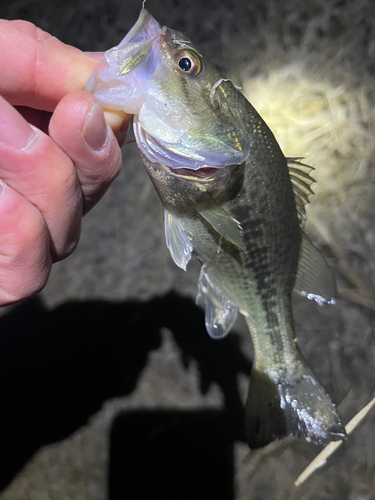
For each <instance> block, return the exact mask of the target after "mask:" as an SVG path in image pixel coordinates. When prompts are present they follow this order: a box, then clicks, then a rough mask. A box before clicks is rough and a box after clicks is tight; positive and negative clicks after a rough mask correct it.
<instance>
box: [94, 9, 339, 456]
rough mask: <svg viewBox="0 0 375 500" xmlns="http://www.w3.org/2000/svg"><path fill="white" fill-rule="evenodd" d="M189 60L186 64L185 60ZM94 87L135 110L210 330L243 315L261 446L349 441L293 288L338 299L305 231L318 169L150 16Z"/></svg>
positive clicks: (102, 67) (253, 441) (116, 105)
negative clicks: (320, 374)
mask: <svg viewBox="0 0 375 500" xmlns="http://www.w3.org/2000/svg"><path fill="white" fill-rule="evenodd" d="M181 61H182V63H181V64H180V62H181ZM86 90H88V91H89V92H92V93H93V94H94V95H95V96H96V97H97V98H99V99H100V100H101V101H102V103H103V107H104V108H105V109H123V110H124V111H125V112H126V113H133V114H134V115H135V117H134V134H135V138H136V141H137V145H138V148H139V150H140V153H141V157H142V160H143V163H144V165H145V167H146V170H147V172H148V174H149V177H150V179H151V180H152V182H153V184H154V187H155V189H156V191H157V193H158V195H159V197H160V199H161V201H162V203H163V205H164V208H165V234H166V242H167V246H168V248H169V250H170V252H171V255H172V258H173V259H174V261H175V262H176V264H177V265H178V266H179V267H181V268H182V269H186V266H187V264H188V262H189V259H190V257H191V253H192V251H193V252H194V254H195V255H196V256H197V257H198V259H199V260H200V262H201V263H202V270H201V276H200V279H199V284H198V288H199V294H198V297H199V300H200V301H201V302H202V303H203V304H204V306H205V308H206V314H205V321H206V327H207V331H208V333H209V334H210V335H211V336H212V337H214V338H220V337H222V336H224V335H225V334H227V332H228V331H229V329H230V327H231V326H232V324H233V322H234V319H235V315H236V311H237V310H238V311H239V312H240V313H241V314H243V315H244V316H245V319H246V322H247V325H248V327H249V330H250V334H251V337H252V340H253V344H254V353H255V359H254V367H253V370H252V374H251V379H250V385H249V393H248V398H247V403H246V430H247V438H248V442H249V445H250V447H251V448H258V447H261V446H264V445H266V444H268V443H269V442H271V441H273V440H274V439H278V438H281V437H283V436H286V435H289V434H295V435H297V436H303V437H305V438H307V439H309V440H310V441H312V442H313V443H316V444H326V443H328V442H329V441H331V440H335V439H343V438H344V437H345V428H344V426H343V424H342V422H341V419H340V416H339V414H338V412H337V410H336V407H335V405H334V404H333V403H332V401H331V399H330V398H329V396H328V395H327V394H326V392H325V390H324V389H323V387H322V386H321V385H320V383H319V382H318V380H317V378H316V376H315V375H314V373H313V372H312V370H311V369H310V368H309V366H308V364H307V363H306V361H305V360H304V358H303V357H302V354H301V353H300V351H299V349H298V347H297V344H296V340H295V334H294V326H293V317H292V306H291V292H292V289H293V287H294V289H296V291H298V292H299V293H301V294H302V295H304V296H307V297H309V298H314V299H315V300H316V301H317V302H319V303H320V304H322V303H324V302H330V303H332V297H333V294H334V291H335V285H334V280H333V278H332V275H331V273H330V271H329V269H328V267H327V265H326V263H325V262H324V259H323V258H322V257H321V255H320V254H319V252H318V251H317V250H316V249H315V248H314V247H313V245H312V244H311V242H310V240H309V239H308V238H307V236H306V235H305V233H304V232H303V230H302V228H301V226H302V223H303V220H304V218H305V210H304V205H305V203H306V201H307V197H308V195H309V194H310V193H311V188H310V184H311V182H312V179H311V178H310V176H309V171H310V170H311V169H310V167H308V166H306V165H303V164H300V163H299V162H298V160H296V159H294V160H289V162H290V167H289V170H288V162H287V159H286V158H285V157H284V155H283V154H282V152H281V150H280V147H279V146H278V144H277V142H276V139H275V138H274V136H273V134H272V132H271V131H270V130H269V128H268V127H267V125H266V124H265V122H264V121H263V120H262V118H261V117H260V116H259V114H258V113H257V112H256V111H255V109H254V108H253V107H252V105H251V104H250V103H249V102H248V101H247V100H246V99H245V97H244V96H243V95H242V94H241V93H240V92H239V90H238V89H237V88H235V87H234V86H233V85H232V83H231V82H230V81H229V80H228V79H225V78H223V77H222V75H221V74H220V73H219V72H218V71H217V70H216V69H215V68H214V67H213V66H212V65H211V64H210V63H209V62H208V61H207V60H206V59H205V58H204V57H203V56H202V55H201V54H200V52H199V51H198V50H197V49H196V47H195V46H194V44H192V43H191V41H190V40H189V39H188V38H187V37H186V36H185V35H182V34H181V33H178V32H176V31H173V30H170V29H169V28H167V27H161V26H160V25H159V23H158V22H157V21H156V20H155V19H154V18H153V17H152V16H151V15H150V14H149V13H148V12H147V11H146V10H145V9H142V11H141V14H140V16H139V19H138V21H137V23H136V24H135V25H134V27H133V28H132V29H131V30H130V32H129V33H128V34H127V35H126V37H125V38H124V40H123V41H122V42H121V43H120V44H119V45H118V46H117V47H113V48H112V49H110V50H108V51H107V52H106V53H105V56H104V58H103V60H102V61H101V62H100V63H99V65H98V66H97V68H96V70H95V71H94V73H93V75H92V76H91V78H90V80H89V82H88V83H87V86H86Z"/></svg>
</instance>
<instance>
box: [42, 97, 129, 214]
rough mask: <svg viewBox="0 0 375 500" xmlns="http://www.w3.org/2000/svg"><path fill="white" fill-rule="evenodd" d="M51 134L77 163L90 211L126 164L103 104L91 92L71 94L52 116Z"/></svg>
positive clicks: (85, 204)
mask: <svg viewBox="0 0 375 500" xmlns="http://www.w3.org/2000/svg"><path fill="white" fill-rule="evenodd" d="M49 132H50V136H51V138H52V139H53V140H54V141H55V142H56V144H58V145H59V147H60V148H61V149H62V150H63V151H64V152H65V153H66V155H67V156H69V158H71V159H72V161H73V162H74V164H75V167H76V169H77V175H78V178H79V181H80V183H81V188H82V192H83V195H84V212H87V211H88V210H89V209H91V208H92V206H93V205H95V204H96V203H97V202H98V201H99V199H100V198H101V197H102V196H103V194H104V193H105V191H106V190H107V189H108V187H109V185H110V184H111V182H112V181H113V180H114V179H115V178H116V177H117V175H118V174H119V172H120V169H121V164H122V160H121V150H120V147H119V145H118V142H117V140H116V137H115V135H114V134H113V132H112V130H111V128H110V127H109V126H108V124H107V122H106V121H105V119H104V114H103V109H102V107H101V104H100V102H99V101H98V100H97V99H96V98H95V97H94V96H93V95H91V94H89V93H87V92H82V91H78V92H72V93H70V94H69V95H67V96H66V97H65V98H64V99H63V100H62V101H61V102H60V103H59V105H58V106H57V108H56V110H55V112H54V114H53V115H52V118H51V122H50V127H49Z"/></svg>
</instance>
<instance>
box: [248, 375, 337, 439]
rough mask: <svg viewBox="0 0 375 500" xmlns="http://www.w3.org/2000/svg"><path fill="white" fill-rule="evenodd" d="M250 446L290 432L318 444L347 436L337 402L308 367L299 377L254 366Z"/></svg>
mask: <svg viewBox="0 0 375 500" xmlns="http://www.w3.org/2000/svg"><path fill="white" fill-rule="evenodd" d="M246 433H247V439H248V442H249V446H250V448H261V447H262V446H266V445H267V444H268V443H270V442H272V441H274V440H275V439H279V438H282V437H284V436H287V435H289V434H294V435H296V436H299V437H301V436H303V437H305V438H306V439H308V440H311V441H312V442H313V443H315V444H323V445H326V444H328V443H329V442H330V441H337V440H339V439H344V438H345V436H346V433H345V427H344V425H343V424H342V422H341V418H340V415H339V413H338V411H337V410H336V407H335V405H334V404H333V403H332V401H331V399H330V398H329V396H328V395H327V393H326V392H325V390H324V389H323V387H322V386H321V385H320V383H319V382H318V381H317V379H316V377H315V375H314V373H313V372H312V370H311V369H310V368H308V367H307V366H304V370H303V373H301V374H300V375H299V376H290V375H285V376H277V375H276V376H275V377H274V376H273V373H272V372H269V373H267V374H266V373H264V372H261V371H258V370H256V368H254V369H253V372H252V374H251V379H250V387H249V394H248V398H247V403H246Z"/></svg>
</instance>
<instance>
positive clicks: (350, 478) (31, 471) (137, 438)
mask: <svg viewBox="0 0 375 500" xmlns="http://www.w3.org/2000/svg"><path fill="white" fill-rule="evenodd" d="M140 7H141V2H135V1H134V0H128V1H127V2H119V1H118V0H112V1H109V2H105V3H104V2H100V1H98V0H91V1H90V2H86V1H85V0H75V1H72V0H68V1H65V2H47V1H45V0H32V1H31V0H30V1H28V0H20V1H14V2H11V3H8V5H5V3H2V4H1V5H0V16H1V17H4V18H7V19H16V18H21V19H27V20H30V21H32V22H34V23H35V24H37V25H38V26H39V27H41V28H43V29H45V30H46V31H49V32H50V33H52V34H54V35H55V36H57V37H58V38H60V39H61V40H63V41H64V42H66V43H69V44H72V45H75V46H77V47H79V48H81V49H82V50H90V51H99V50H105V49H107V48H109V47H111V46H113V45H116V44H117V43H118V42H119V40H120V39H121V38H123V36H124V35H125V34H126V32H127V31H128V30H129V29H130V28H131V26H132V25H133V24H134V22H135V20H136V18H137V15H138V13H139V10H140ZM147 8H148V9H149V10H150V12H151V13H152V14H153V15H154V16H155V17H156V18H157V19H158V20H159V21H160V22H161V23H164V24H166V25H168V26H170V27H173V28H175V29H177V30H179V31H183V32H186V33H187V34H188V35H189V36H190V37H191V38H192V39H193V40H194V42H195V43H196V44H197V45H198V46H199V47H200V49H201V50H202V52H203V53H204V54H205V55H206V56H207V57H208V58H209V59H210V60H211V61H212V62H213V63H214V64H215V65H217V66H219V67H220V68H221V69H222V70H223V72H224V73H225V74H226V75H228V76H230V77H231V78H232V79H233V81H234V83H235V84H236V85H240V86H241V87H242V89H243V92H244V93H245V95H246V96H247V97H248V98H249V100H250V101H251V102H252V104H253V105H254V106H255V107H256V108H257V109H258V111H259V112H260V113H261V115H262V116H263V118H264V119H265V120H266V121H267V123H268V124H269V125H270V127H271V129H272V130H273V132H274V133H275V135H276V137H277V139H278V140H279V142H280V145H281V146H282V149H283V151H284V153H285V155H286V156H304V157H306V159H305V161H306V163H308V164H310V165H312V166H314V167H315V169H316V171H315V172H314V177H315V179H316V180H317V184H315V185H314V191H315V192H316V195H315V196H314V197H312V199H311V204H310V205H309V207H308V210H307V215H308V222H307V225H306V230H307V232H308V234H309V235H310V237H311V238H312V239H313V241H314V243H315V244H316V246H317V247H318V248H319V249H320V250H321V251H322V253H323V254H324V255H325V257H326V259H327V261H328V262H329V264H330V266H331V268H332V270H333V272H334V274H335V276H336V278H337V283H338V292H339V293H338V299H337V304H336V306H326V307H319V306H318V305H317V304H315V303H313V302H310V301H308V300H306V299H303V298H301V297H296V298H295V302H294V315H295V320H296V330H297V334H298V338H299V344H300V346H301V349H302V351H303V352H304V354H305V355H306V357H307V358H308V360H309V362H310V364H311V365H312V366H313V368H314V370H315V371H316V373H317V374H318V376H319V379H320V380H321V381H322V383H323V384H324V385H325V387H326V388H327V390H328V392H329V393H330V394H331V396H332V398H333V399H334V400H335V401H336V402H337V403H339V409H340V412H341V414H342V416H343V418H344V421H345V422H347V421H349V420H350V419H351V418H352V417H353V416H354V415H355V414H356V413H357V412H358V411H359V410H360V409H361V408H362V407H363V406H364V405H365V404H366V403H367V402H368V401H369V400H370V399H371V398H372V397H374V396H375V392H374V388H375V377H374V369H373V367H374V361H375V334H374V321H375V313H374V310H375V295H374V292H375V288H374V285H375V259H374V250H375V225H374V215H373V214H374V212H375V199H374V184H375V170H374V168H375V165H374V148H375V147H374V139H373V138H374V135H375V134H374V129H375V119H374V118H375V84H374V74H375V23H374V20H375V5H374V3H373V2H371V1H370V0H363V1H356V2H354V1H344V0H342V1H332V0H328V1H324V2H323V1H320V0H315V1H313V0H304V1H300V0H291V1H287V2H277V1H276V0H270V1H266V2H264V1H258V0H256V1H251V2H245V1H240V0H238V1H235V0H234V1H229V0H226V1H222V2H220V3H219V2H213V1H211V0H208V1H206V2H204V3H203V2H198V1H187V0H181V1H178V0H164V1H163V2H161V1H160V0H154V1H153V0H148V2H147ZM123 157H124V168H123V171H122V173H121V175H120V176H119V178H118V179H117V180H116V182H115V183H114V185H113V187H112V188H111V189H110V191H109V193H108V195H107V196H106V197H105V198H104V199H103V201H102V202H101V203H100V204H99V205H98V206H97V207H96V208H95V209H94V210H93V211H92V212H91V213H90V214H89V215H88V216H87V217H86V218H85V221H84V225H83V231H82V238H81V242H80V245H79V247H78V249H77V251H76V252H75V253H74V255H72V256H71V257H70V258H69V259H67V260H66V261H64V262H61V263H59V264H56V265H55V266H54V269H53V272H52V275H51V279H50V282H49V284H48V285H47V287H46V289H45V290H44V291H43V292H42V293H41V294H40V295H39V296H38V297H36V298H34V299H32V300H30V301H28V302H26V303H23V304H20V305H18V306H15V307H12V308H4V309H3V310H2V311H1V317H0V330H1V334H0V345H1V349H0V374H1V376H0V391H1V401H2V412H1V417H0V443H1V444H0V489H1V490H2V493H1V494H0V498H1V499H2V500H24V499H25V500H44V499H46V500H47V499H48V500H55V499H56V500H57V499H58V500H65V499H69V500H81V499H82V500H83V499H84V500H96V499H98V500H99V499H100V500H101V499H108V500H117V499H120V498H121V499H123V498H131V499H138V498H139V499H142V500H143V499H145V498H147V497H150V496H152V495H156V494H158V496H160V497H163V498H165V499H169V498H180V499H184V498H189V499H192V498H194V499H195V500H199V499H203V498H204V499H205V500H207V498H218V499H223V500H231V499H236V500H242V499H262V500H266V499H267V500H268V499H269V500H279V499H280V500H284V499H291V500H294V499H304V500H310V499H311V500H312V499H315V498H319V499H323V500H326V499H327V500H336V499H337V500H344V499H348V500H359V499H363V500H364V499H366V500H370V499H373V498H375V457H374V449H375V411H372V413H370V414H369V415H368V416H367V417H366V419H365V420H364V422H363V423H362V424H361V425H360V426H359V427H358V428H357V429H356V430H355V431H354V432H353V433H352V434H351V436H350V437H349V439H348V440H347V442H346V443H345V444H344V445H342V446H341V448H340V449H339V451H338V452H337V453H336V454H335V455H334V456H333V457H331V458H330V459H329V460H328V462H327V464H326V465H325V466H324V467H322V468H321V469H319V470H317V471H316V472H315V474H314V475H313V476H312V477H311V478H310V479H309V480H308V481H306V482H305V483H304V484H303V485H301V486H300V487H299V488H296V487H295V486H294V481H295V480H296V478H297V477H298V475H299V474H300V473H301V472H302V471H303V469H304V468H305V467H306V466H307V465H308V463H309V462H310V461H311V460H312V459H313V458H314V457H315V456H316V455H317V453H318V451H320V450H319V449H318V448H317V447H315V446H313V445H311V444H309V443H306V442H301V441H299V440H298V439H296V438H288V439H286V440H283V441H280V442H277V443H274V444H271V445H270V446H268V447H267V448H265V449H263V450H259V451H256V452H250V451H249V449H248V447H247V445H246V444H245V442H244V435H243V428H242V422H243V402H244V398H245V395H246V390H247V378H248V375H249V373H250V369H251V358H252V347H251V342H250V338H249V335H248V333H247V330H246V327H245V325H244V323H243V321H241V319H240V320H239V321H238V322H237V324H236V328H235V332H234V333H233V334H231V335H230V336H229V337H227V338H226V339H224V340H223V341H221V342H214V341H212V340H210V339H209V338H208V336H207V334H206V333H205V330H204V324H203V323H204V322H203V317H202V312H201V311H200V310H199V309H198V308H197V307H196V306H195V304H194V301H193V299H194V297H195V295H196V283H197V279H198V275H199V265H198V263H197V262H196V261H193V262H192V263H191V264H189V268H188V272H187V273H184V272H183V271H182V270H180V269H178V268H176V266H175V265H174V263H173V262H172V260H171V258H170V256H169V253H168V250H167V249H166V247H165V242H164V232H163V217H162V209H161V205H160V202H159V200H158V198H157V196H156V194H155V193H154V190H153V187H152V185H151V183H150V181H149V180H148V178H147V175H146V172H145V170H144V168H143V166H142V164H141V161H140V158H139V154H138V151H137V148H136V146H135V144H134V143H130V144H127V145H125V146H124V148H123Z"/></svg>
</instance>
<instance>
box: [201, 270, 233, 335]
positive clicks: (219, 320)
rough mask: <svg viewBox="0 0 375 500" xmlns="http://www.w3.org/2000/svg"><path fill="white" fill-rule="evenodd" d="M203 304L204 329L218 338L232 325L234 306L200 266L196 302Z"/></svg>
mask: <svg viewBox="0 0 375 500" xmlns="http://www.w3.org/2000/svg"><path fill="white" fill-rule="evenodd" d="M198 303H199V304H201V305H203V306H205V309H206V317H205V323H206V329H207V332H208V334H209V335H210V337H212V338H213V339H219V338H222V337H224V336H225V335H226V334H227V333H228V332H229V330H230V328H231V327H232V325H233V323H234V321H235V319H236V315H237V308H236V306H235V305H234V304H233V303H232V302H231V301H230V300H228V299H227V298H226V297H225V296H224V294H223V293H222V291H221V290H220V289H219V288H218V287H216V286H215V285H214V284H213V283H212V281H211V280H210V278H209V276H208V274H207V273H206V268H205V266H202V268H201V273H200V276H199V280H198V295H197V304H198Z"/></svg>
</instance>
